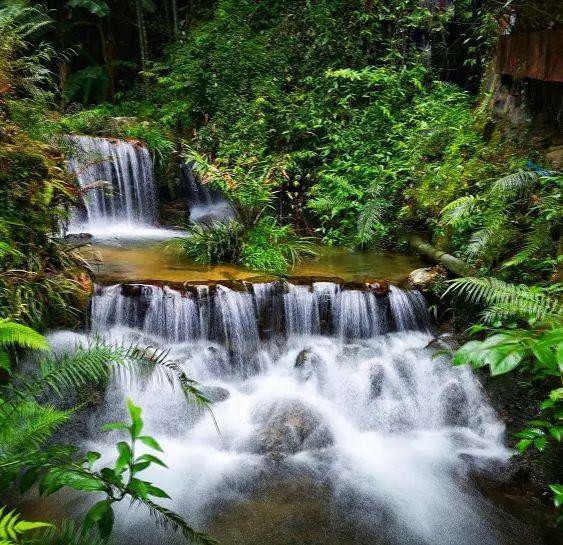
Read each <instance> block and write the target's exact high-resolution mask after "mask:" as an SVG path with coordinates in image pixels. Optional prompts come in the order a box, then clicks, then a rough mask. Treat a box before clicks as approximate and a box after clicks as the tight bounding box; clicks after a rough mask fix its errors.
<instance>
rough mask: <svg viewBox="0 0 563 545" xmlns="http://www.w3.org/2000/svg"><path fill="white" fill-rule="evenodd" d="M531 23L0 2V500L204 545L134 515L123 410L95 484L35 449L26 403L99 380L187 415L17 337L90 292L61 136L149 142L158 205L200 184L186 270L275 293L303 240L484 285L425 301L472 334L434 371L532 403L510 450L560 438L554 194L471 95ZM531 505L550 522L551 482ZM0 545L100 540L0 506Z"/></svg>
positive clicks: (95, 350) (137, 423)
mask: <svg viewBox="0 0 563 545" xmlns="http://www.w3.org/2000/svg"><path fill="white" fill-rule="evenodd" d="M204 4H205V5H204ZM535 4H536V3H535V2H533V1H532V0H529V1H528V0H522V1H519V2H510V1H509V2H489V3H487V2H472V1H469V0H455V1H453V2H445V3H438V2H421V1H419V0H392V1H388V0H370V1H364V0H351V1H346V2H344V1H342V0H317V1H314V2H313V1H302V0H260V1H256V0H215V1H212V2H200V1H199V0H197V1H196V0H185V1H176V0H166V1H165V2H162V6H163V8H164V9H160V3H159V4H158V5H157V3H156V2H153V1H152V0H132V1H130V2H123V1H120V2H118V1H117V0H107V1H104V0H70V1H66V0H60V1H59V0H45V1H42V2H25V1H23V0H22V1H15V0H13V1H8V2H4V3H3V4H2V6H1V7H0V202H1V203H2V206H1V207H0V372H1V373H2V375H1V377H0V378H1V379H2V381H1V383H0V479H1V480H2V482H3V483H5V484H10V485H13V484H14V483H15V482H16V481H17V480H18V478H19V477H20V475H21V474H22V472H24V471H25V472H26V473H25V477H24V478H23V480H22V481H20V483H22V482H25V483H26V485H27V486H28V487H29V486H30V485H31V484H32V483H33V482H35V481H37V480H41V483H42V486H43V488H44V491H45V492H52V491H54V490H55V489H57V487H59V486H70V487H74V488H78V489H79V490H83V491H84V490H85V491H98V492H104V493H106V496H107V497H106V498H105V499H103V500H100V501H99V502H98V503H97V504H96V505H95V506H94V507H93V508H92V510H91V511H90V513H89V515H88V517H87V519H86V524H85V527H86V530H88V528H89V527H92V528H94V527H96V528H97V529H98V531H99V534H100V535H101V537H100V539H101V538H104V539H105V537H107V536H108V535H109V533H110V531H111V527H112V524H111V522H112V516H113V515H112V506H113V504H115V503H116V502H118V501H121V500H122V499H124V498H127V499H133V500H135V501H140V502H141V503H144V504H145V505H147V506H148V507H149V509H151V511H152V512H154V514H156V515H158V517H160V518H161V519H164V520H166V521H168V522H169V523H170V524H172V526H174V527H177V528H178V529H179V530H180V532H181V533H182V534H183V535H184V536H185V537H186V538H187V539H188V540H189V539H191V540H193V541H198V540H199V541H200V542H212V541H211V540H210V539H209V538H206V537H205V536H201V535H199V534H197V533H194V532H193V531H192V530H191V529H190V528H189V527H188V526H187V525H186V523H185V522H184V521H183V520H182V519H181V518H180V517H178V516H177V515H176V514H174V513H171V512H169V511H167V510H165V509H164V508H162V507H160V506H159V505H157V504H155V503H154V502H153V499H152V497H164V496H163V494H164V492H162V491H161V490H160V489H158V488H157V487H154V485H152V484H150V483H147V482H145V481H143V480H141V479H140V478H138V473H140V472H141V471H142V470H143V469H145V468H146V467H148V465H150V464H151V463H156V464H159V463H160V461H159V460H158V459H157V458H155V457H152V458H151V457H150V456H149V457H147V455H145V458H143V457H142V456H141V459H140V458H139V457H135V455H134V447H135V443H136V442H137V441H141V442H143V441H144V442H145V443H147V442H148V444H149V446H154V444H155V443H154V442H153V443H152V445H151V444H150V443H151V442H152V441H153V440H152V439H150V438H148V437H146V436H139V433H140V430H139V428H140V427H141V426H142V421H141V417H140V409H139V408H137V407H135V406H134V405H133V404H132V403H130V404H129V411H130V416H131V422H130V423H124V424H120V425H119V426H118V427H120V428H122V429H123V431H127V432H128V433H129V441H128V442H120V443H118V446H117V448H118V452H119V456H118V458H117V460H116V461H115V464H114V465H113V466H112V467H109V466H108V467H105V468H103V469H100V470H99V471H98V470H95V469H94V465H93V464H94V463H95V462H96V461H97V457H98V456H97V454H96V453H89V454H88V455H87V457H86V459H84V457H83V456H82V457H81V454H79V453H77V452H76V450H75V449H73V448H72V447H68V446H62V447H61V446H56V445H52V444H51V440H52V439H53V437H54V433H55V431H56V430H57V429H59V428H60V427H61V426H62V425H63V424H64V423H66V422H67V421H68V420H69V418H70V417H71V415H72V412H73V411H74V410H75V408H70V409H59V408H57V407H54V406H52V405H49V404H46V403H45V401H44V397H43V396H44V394H45V393H46V392H50V393H51V394H54V395H56V396H60V395H61V393H62V392H63V391H65V390H68V389H71V388H80V389H81V390H88V388H93V387H96V386H97V385H99V384H100V383H102V384H103V383H104V381H105V380H106V379H107V376H108V373H109V372H110V369H111V368H113V367H115V366H121V367H124V368H127V369H130V370H131V372H133V371H132V370H133V369H135V368H138V367H141V368H143V367H144V368H147V367H148V368H150V370H152V371H153V372H161V373H163V374H164V375H165V376H166V377H168V378H170V379H172V380H176V381H178V382H179V383H180V384H181V386H182V388H183V390H184V392H185V393H186V395H188V396H190V397H191V398H192V399H195V400H196V401H199V402H200V403H202V404H204V405H205V404H206V401H207V400H206V399H205V397H204V396H202V395H201V394H200V393H199V391H198V390H197V388H196V386H195V385H194V384H193V383H192V382H191V381H190V380H189V379H188V378H187V377H186V376H185V375H184V374H183V373H182V372H181V371H180V370H179V369H178V368H177V367H176V366H175V365H174V364H173V363H170V362H168V361H167V360H166V359H165V358H164V357H163V355H162V354H154V353H150V354H148V353H146V352H144V351H142V350H141V351H139V350H138V349H136V348H131V347H126V348H124V347H108V346H105V345H103V344H95V345H93V346H90V347H83V348H80V349H78V350H77V351H76V352H75V353H73V354H66V355H63V356H61V357H55V356H54V355H53V354H52V353H51V352H50V351H49V350H48V346H47V345H46V341H45V339H44V338H43V337H42V336H41V334H40V333H38V332H37V331H39V332H41V331H45V330H46V329H48V328H51V327H56V326H60V325H67V326H68V325H71V326H75V325H76V324H77V323H80V322H81V321H82V318H83V316H82V314H83V310H84V308H85V300H86V297H87V295H88V293H89V291H90V290H91V280H90V278H89V272H88V271H87V269H86V268H85V266H84V263H83V262H82V261H81V259H80V258H79V257H78V256H77V254H76V253H75V252H74V251H72V250H70V249H68V248H67V247H65V246H64V245H63V244H62V243H61V241H60V232H61V226H63V225H64V224H65V222H67V221H68V219H69V210H70V209H71V207H72V206H73V205H74V204H76V202H77V201H78V200H79V199H80V196H81V195H80V191H79V189H78V188H77V185H76V183H75V181H74V180H73V179H71V178H70V177H69V175H68V174H67V172H66V169H65V164H64V160H65V157H64V155H65V151H66V150H65V146H64V145H63V144H62V143H61V139H60V138H58V137H59V136H60V135H61V134H66V133H87V134H94V135H111V136H115V137H123V138H132V139H138V140H142V141H144V142H146V143H147V145H148V146H149V148H150V150H151V151H152V153H153V155H154V157H155V163H156V169H157V178H158V180H159V184H160V187H159V192H160V193H161V195H164V196H165V197H166V196H168V197H171V196H173V195H174V194H176V193H177V192H178V189H179V188H178V187H177V180H176V178H177V167H178V162H179V161H180V160H184V161H187V160H193V161H195V163H196V168H197V172H198V175H199V176H200V178H201V181H202V182H204V183H209V184H210V185H211V186H213V187H214V188H217V189H219V190H220V191H221V192H222V194H223V195H224V196H225V197H226V198H227V199H228V200H229V202H230V203H231V205H232V207H233V210H234V211H235V216H234V217H233V218H232V219H230V220H228V221H225V222H222V223H214V224H212V225H210V226H201V225H192V226H190V227H189V228H188V231H189V233H188V236H187V237H183V238H178V239H175V240H173V241H171V242H169V243H168V246H169V247H170V249H171V250H173V251H176V252H179V253H180V254H181V255H183V256H185V257H187V258H189V259H191V260H193V261H195V262H197V263H217V262H232V263H237V264H241V265H244V266H246V267H249V268H251V269H256V270H260V271H266V272H272V273H275V274H279V275H284V274H287V273H288V271H289V270H290V268H291V267H292V265H293V264H294V263H295V262H296V261H298V260H299V259H301V258H303V257H307V256H310V255H311V254H312V245H311V237H313V236H314V237H317V238H319V239H321V240H322V242H323V243H325V244H328V245H345V246H349V247H354V248H359V249H369V248H388V249H395V250H402V249H404V246H405V244H404V243H403V238H404V235H405V234H406V233H409V232H413V231H417V232H423V233H424V234H425V235H427V236H428V238H429V239H430V240H431V241H432V242H433V243H434V244H436V245H437V246H439V247H440V248H441V249H443V250H445V251H448V252H450V253H452V254H454V255H455V256H457V257H459V258H462V259H464V260H466V261H467V262H469V263H470V264H471V265H473V266H474V267H475V269H476V270H477V271H478V273H479V274H481V275H482V276H479V277H478V278H466V279H461V280H457V281H455V282H453V283H451V284H450V287H449V288H447V289H446V293H445V295H444V300H445V301H447V302H448V305H450V303H451V305H450V306H452V307H453V308H454V317H455V320H454V324H455V326H456V327H458V328H465V327H468V328H469V329H468V331H469V333H470V334H471V335H474V336H475V338H473V339H472V340H471V341H469V342H468V343H467V344H465V345H464V346H463V347H462V348H461V349H460V350H459V351H458V352H457V354H456V355H455V356H454V363H455V364H472V365H473V366H475V367H476V368H482V367H488V368H489V370H490V373H491V375H493V376H498V375H501V374H505V373H508V372H512V373H513V374H514V376H515V377H517V378H516V379H515V380H517V381H518V384H520V383H525V384H533V385H534V388H535V390H536V391H537V392H540V393H539V394H534V395H535V396H536V397H537V398H538V399H536V401H537V406H538V413H539V416H538V418H537V419H535V420H532V421H530V423H529V425H528V426H527V427H526V429H524V430H522V431H521V432H520V433H519V434H518V437H517V439H518V442H517V446H518V448H519V449H520V450H521V451H524V450H526V449H536V450H538V451H541V452H546V451H547V450H549V448H555V447H554V446H555V444H556V443H558V442H560V440H561V429H562V428H561V425H562V423H561V410H562V407H561V403H562V395H561V357H562V350H563V348H562V345H563V339H562V335H561V320H560V314H561V302H560V294H561V285H560V283H559V270H560V266H561V256H560V248H561V218H562V217H563V213H562V212H563V210H562V204H561V202H562V201H561V185H562V182H563V176H562V175H561V173H560V172H555V171H552V170H551V169H550V166H549V165H547V164H545V161H544V159H543V158H542V153H541V151H542V150H541V149H540V146H536V145H535V142H536V141H535V140H534V139H532V138H529V137H528V135H527V134H522V131H517V130H514V129H513V128H511V127H510V126H509V124H508V123H506V122H504V121H502V120H499V119H497V118H495V117H494V116H493V114H492V107H491V106H492V105H491V102H492V100H493V98H492V96H491V91H490V89H489V86H488V85H487V82H486V81H485V78H486V76H487V74H485V71H486V69H487V66H489V65H490V63H491V57H492V52H493V46H494V44H495V40H496V38H497V36H498V33H499V31H500V29H501V28H502V29H507V28H509V25H508V21H510V20H511V19H512V15H513V14H514V13H517V14H518V17H517V21H516V23H515V24H516V26H515V27H514V29H513V30H514V31H529V30H545V29H549V28H552V27H553V26H554V25H560V23H561V21H560V20H558V19H557V16H556V8H557V7H558V3H557V2H556V1H555V0H549V1H547V2H543V3H542V6H543V8H541V9H538V7H537V6H536V5H535ZM444 5H445V7H443V6H444ZM441 6H442V7H441ZM157 7H158V9H157ZM513 10H515V11H513ZM510 24H512V23H510ZM511 28H512V27H511ZM118 29H119V31H118ZM116 118H120V119H116ZM467 303H469V305H468V304H467ZM448 305H443V306H448ZM444 315H446V316H447V313H445V314H444ZM25 349H28V350H35V351H37V352H38V353H37V354H36V357H37V359H38V365H37V367H36V368H35V372H34V374H32V376H28V375H23V374H21V373H20V372H19V369H18V360H19V356H20V354H21V352H22V350H25ZM540 398H541V399H540ZM143 437H144V438H145V439H144V440H143V439H142V438H143ZM157 450H158V448H157ZM24 488H25V486H24ZM551 490H552V492H553V493H554V501H555V504H556V506H558V507H559V506H560V505H561V503H562V502H563V492H562V488H561V485H559V484H552V485H551ZM28 536H32V537H29V539H28ZM57 536H58V537H57ZM0 540H3V542H5V543H11V542H14V543H22V542H23V543H28V542H29V543H32V542H38V540H39V542H42V543H49V542H51V541H53V542H56V543H58V544H61V543H87V542H91V543H92V544H94V543H99V542H100V541H99V540H98V536H96V535H95V532H91V535H89V536H85V535H84V534H83V528H78V527H76V528H75V527H73V526H72V525H65V526H61V527H59V528H47V527H42V528H40V527H38V526H37V525H36V523H28V522H25V521H23V520H22V519H21V518H18V515H17V514H16V513H15V512H13V511H8V510H7V509H2V510H0ZM41 540H42V541H41ZM57 540H58V541H57Z"/></svg>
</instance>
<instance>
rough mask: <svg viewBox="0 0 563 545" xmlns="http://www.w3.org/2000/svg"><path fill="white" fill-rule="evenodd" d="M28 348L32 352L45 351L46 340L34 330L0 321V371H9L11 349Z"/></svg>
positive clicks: (10, 322) (46, 346) (6, 320)
mask: <svg viewBox="0 0 563 545" xmlns="http://www.w3.org/2000/svg"><path fill="white" fill-rule="evenodd" d="M14 346H16V347H21V348H30V349H32V350H47V349H48V348H49V345H48V343H47V339H45V337H44V336H43V335H41V334H40V333H37V331H35V330H34V329H31V328H30V327H27V326H25V325H22V324H18V323H16V322H12V321H10V320H8V319H7V318H5V319H0V369H4V370H5V371H8V372H10V371H11V365H10V355H9V352H8V350H9V349H10V348H12V347H14Z"/></svg>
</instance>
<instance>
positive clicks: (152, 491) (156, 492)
mask: <svg viewBox="0 0 563 545" xmlns="http://www.w3.org/2000/svg"><path fill="white" fill-rule="evenodd" d="M147 491H148V493H149V495H150V496H155V497H157V498H168V499H169V498H170V496H169V495H168V494H167V493H166V492H165V491H164V490H162V488H158V486H153V485H152V484H150V483H147Z"/></svg>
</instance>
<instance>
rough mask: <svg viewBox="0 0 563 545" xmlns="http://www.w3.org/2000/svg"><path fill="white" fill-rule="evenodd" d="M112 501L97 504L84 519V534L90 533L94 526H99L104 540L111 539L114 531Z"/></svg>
mask: <svg viewBox="0 0 563 545" xmlns="http://www.w3.org/2000/svg"><path fill="white" fill-rule="evenodd" d="M111 504H112V500H102V501H99V502H97V503H95V504H94V505H93V506H92V507H91V508H90V510H89V511H88V513H86V517H85V518H84V523H83V528H84V532H85V533H86V532H88V530H90V529H91V528H92V527H93V526H94V525H97V526H98V529H99V531H100V535H101V536H102V537H103V538H107V537H109V535H110V534H111V531H112V529H113V521H114V517H113V509H112V507H111Z"/></svg>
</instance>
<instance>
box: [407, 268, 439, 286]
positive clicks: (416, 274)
mask: <svg viewBox="0 0 563 545" xmlns="http://www.w3.org/2000/svg"><path fill="white" fill-rule="evenodd" d="M447 275H448V271H446V269H445V268H444V267H442V265H436V266H435V267H426V268H422V269H415V270H414V271H412V272H411V273H410V274H409V278H408V283H409V287H410V288H411V289H413V290H419V291H430V290H431V289H432V287H433V286H434V285H436V284H437V283H438V282H441V281H442V280H445V279H446V277H447Z"/></svg>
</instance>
